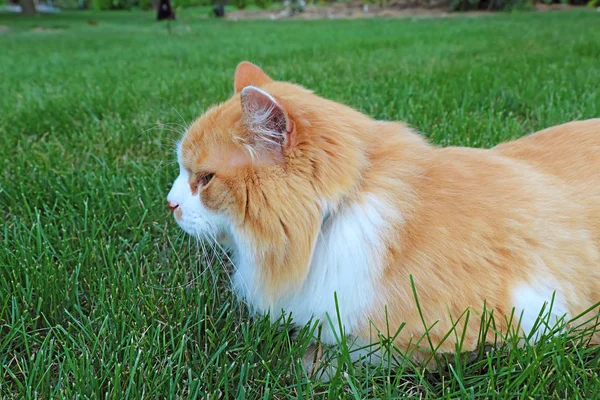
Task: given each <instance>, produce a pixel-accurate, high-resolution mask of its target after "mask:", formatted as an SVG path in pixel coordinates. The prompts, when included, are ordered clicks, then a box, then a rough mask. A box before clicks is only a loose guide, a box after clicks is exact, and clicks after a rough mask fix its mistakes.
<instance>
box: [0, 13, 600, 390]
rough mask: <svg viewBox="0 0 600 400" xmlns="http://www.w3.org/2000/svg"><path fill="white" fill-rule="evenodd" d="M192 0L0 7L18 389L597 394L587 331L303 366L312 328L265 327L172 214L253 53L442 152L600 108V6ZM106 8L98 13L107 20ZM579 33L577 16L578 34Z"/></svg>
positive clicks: (0, 302)
mask: <svg viewBox="0 0 600 400" xmlns="http://www.w3.org/2000/svg"><path fill="white" fill-rule="evenodd" d="M200 14H202V16H203V15H205V14H204V13H194V12H193V11H187V12H185V11H182V12H178V14H177V15H178V18H179V20H178V21H176V22H172V23H171V24H170V29H167V27H168V24H167V23H158V22H155V21H154V20H153V17H154V15H153V14H150V13H139V12H123V13H121V12H114V13H102V14H94V13H85V12H81V13H63V14H61V15H54V16H43V17H33V18H23V17H19V16H15V15H4V14H0V25H1V26H2V27H3V28H2V29H0V48H1V49H2V52H0V76H1V77H2V79H0V93H2V95H1V96H0V135H1V136H2V140H1V141H0V163H1V164H0V168H1V169H0V170H1V172H0V174H1V175H0V177H1V178H0V206H1V207H0V210H1V211H0V213H1V214H0V218H2V223H1V224H0V235H1V236H0V237H1V240H2V244H1V246H0V365H1V366H2V367H1V368H2V369H1V370H0V397H2V398H11V397H14V398H59V397H60V398H75V396H76V395H80V396H82V397H86V398H142V397H145V398H166V397H169V398H173V397H176V398H183V397H198V398H205V397H207V396H211V397H212V398H219V397H221V398H232V397H243V396H245V397H247V398H258V397H265V398H269V397H272V396H275V397H277V398H287V397H293V398H296V397H314V396H323V397H324V396H327V397H329V396H331V397H333V398H337V397H339V396H344V397H353V398H365V397H387V398H393V397H402V396H408V395H418V396H421V397H427V398H438V397H448V398H451V397H453V398H454V397H457V396H463V397H484V396H491V395H495V396H496V397H502V398H516V397H521V398H524V397H529V398H541V397H558V398H575V397H578V396H588V397H589V396H594V395H595V394H597V393H598V392H600V379H599V378H598V367H599V366H598V362H599V360H600V350H598V349H597V348H589V347H587V346H585V345H583V344H581V343H577V341H576V340H574V339H573V337H570V336H559V337H557V338H554V339H550V338H548V339H545V340H543V341H542V343H540V344H539V345H537V346H535V347H531V346H526V347H525V348H524V349H522V350H518V351H517V350H513V351H509V350H510V346H508V347H507V348H500V349H498V350H494V351H492V352H491V353H489V354H487V355H484V356H483V357H482V358H480V359H479V360H475V361H473V360H471V361H470V362H468V363H463V362H458V363H455V364H454V365H447V366H446V368H442V370H441V372H438V373H428V372H424V371H422V370H420V369H418V368H417V369H412V368H405V369H399V370H388V369H386V368H384V367H367V366H363V365H345V366H344V367H343V369H342V370H340V373H339V375H338V376H337V377H335V378H334V379H333V381H332V382H331V384H328V385H327V384H323V383H318V382H310V381H309V380H308V378H307V377H306V376H305V375H304V373H303V370H302V368H301V367H300V362H299V360H300V357H301V356H302V352H303V348H304V347H305V346H306V341H305V340H304V339H303V338H304V337H305V335H304V334H303V333H301V334H300V337H299V338H298V339H297V340H295V341H293V340H291V339H290V336H289V330H286V329H282V330H278V329H275V328H274V327H273V326H272V325H271V324H270V323H269V321H268V320H266V319H261V318H257V319H251V318H249V317H248V314H247V310H246V309H245V307H244V305H243V304H239V303H238V302H237V301H236V300H235V299H234V298H233V297H232V295H231V293H230V292H229V289H228V288H229V285H228V279H227V275H226V273H225V270H226V268H223V267H222V264H221V263H220V258H223V257H225V256H224V255H222V254H219V257H212V256H210V255H208V254H209V253H207V252H205V251H204V250H205V247H206V245H203V244H197V243H195V242H194V241H193V240H191V239H190V238H188V237H186V236H184V235H183V234H182V232H181V231H180V229H179V228H178V227H177V226H176V224H175V223H174V221H173V220H172V217H171V215H170V213H169V210H168V208H167V207H166V200H165V198H166V194H167V192H168V190H169V187H170V184H171V182H172V180H173V179H174V178H175V176H176V174H177V166H176V165H174V160H175V154H174V151H173V150H174V148H173V142H174V141H175V140H176V139H178V138H179V136H180V134H181V132H182V130H183V129H184V127H185V125H186V124H188V123H189V122H190V121H191V120H193V119H194V118H195V117H196V116H198V115H199V114H200V113H201V112H202V111H203V110H206V108H207V107H209V106H210V105H211V104H214V103H215V102H219V101H223V100H225V99H226V98H227V97H228V96H229V95H230V94H231V92H232V75H233V71H234V69H235V66H236V65H237V63H238V62H239V61H241V60H244V59H247V60H250V61H253V62H255V63H258V64H259V65H261V66H262V67H264V68H265V70H266V71H268V72H269V73H270V74H271V75H272V76H273V77H276V78H278V79H287V80H291V81H294V82H297V83H300V84H302V85H305V86H307V87H309V88H311V89H313V90H315V91H316V93H318V94H320V95H323V96H326V97H329V98H331V99H334V100H336V101H340V102H344V103H347V104H349V105H351V106H354V107H356V108H357V109H359V110H361V111H363V112H365V113H367V114H369V115H371V116H373V117H374V118H377V119H397V120H403V121H406V122H408V123H410V124H411V125H413V126H414V127H415V128H416V129H418V130H420V131H421V132H423V133H424V134H425V135H427V136H428V137H429V138H430V139H431V140H432V141H433V142H435V143H437V144H439V145H443V146H446V145H466V146H478V147H479V146H482V147H489V146H492V145H494V144H496V143H499V142H501V141H504V140H508V139H511V138H516V137H519V136H521V135H524V134H527V133H530V132H532V131H534V130H538V129H542V128H545V127H548V126H550V125H554V124H559V123H563V122H567V121H570V120H573V119H583V118H590V117H598V116H600V91H599V90H598V76H600V64H599V63H598V59H600V42H599V41H598V40H597V28H598V26H600V13H597V12H595V11H593V10H590V11H581V10H579V11H574V12H564V13H553V12H551V13H519V14H497V15H493V16H487V17H485V18H466V17H461V16H457V17H455V18H452V19H435V18H431V19H379V20H340V21H238V22H233V21H217V20H206V19H200ZM90 21H95V22H96V23H94V22H90ZM573 27H576V29H573Z"/></svg>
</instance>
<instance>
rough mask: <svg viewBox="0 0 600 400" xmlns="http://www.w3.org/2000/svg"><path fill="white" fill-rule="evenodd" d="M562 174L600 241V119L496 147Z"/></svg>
mask: <svg viewBox="0 0 600 400" xmlns="http://www.w3.org/2000/svg"><path fill="white" fill-rule="evenodd" d="M492 151H493V152H496V153H499V154H502V155H503V156H506V157H509V158H513V159H519V160H521V161H525V162H526V163H528V164H529V165H531V166H532V167H533V168H535V169H536V170H537V171H539V172H542V173H545V174H549V175H553V176H556V177H558V178H559V179H560V180H561V181H562V182H563V183H564V184H565V185H566V187H569V188H570V189H571V190H572V193H571V196H572V198H573V199H574V200H575V201H576V202H578V203H580V204H581V205H583V206H584V207H585V208H586V209H587V212H588V221H589V223H590V225H591V228H592V229H593V230H594V233H595V236H596V237H597V240H598V242H599V243H600V118H596V119H589V120H584V121H574V122H568V123H566V124H562V125H557V126H553V127H550V128H547V129H544V130H541V131H539V132H536V133H533V134H531V135H528V136H525V137H522V138H520V139H518V140H514V141H511V142H507V143H503V144H500V145H498V146H496V147H494V148H493V149H492Z"/></svg>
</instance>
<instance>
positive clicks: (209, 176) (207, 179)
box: [198, 173, 215, 186]
mask: <svg viewBox="0 0 600 400" xmlns="http://www.w3.org/2000/svg"><path fill="white" fill-rule="evenodd" d="M214 176H215V174H213V173H208V174H202V175H200V178H198V184H199V185H200V186H205V185H208V183H209V182H210V181H211V180H212V178H213V177H214Z"/></svg>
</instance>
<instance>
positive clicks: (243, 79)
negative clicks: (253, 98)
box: [233, 61, 273, 93]
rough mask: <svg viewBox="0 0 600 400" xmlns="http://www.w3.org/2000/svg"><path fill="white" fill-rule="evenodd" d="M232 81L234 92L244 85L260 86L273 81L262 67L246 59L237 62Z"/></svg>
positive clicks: (239, 90) (237, 91) (240, 89)
mask: <svg viewBox="0 0 600 400" xmlns="http://www.w3.org/2000/svg"><path fill="white" fill-rule="evenodd" d="M233 81H234V82H233V86H234V89H235V92H236V93H239V92H241V91H242V89H244V88H245V87H246V86H262V85H265V84H267V83H269V82H273V80H272V79H271V78H269V76H268V75H267V74H265V73H264V72H263V70H262V69H260V68H259V67H258V66H256V65H254V64H252V63H250V62H248V61H242V62H241V63H239V64H238V66H237V68H236V69H235V75H234V77H233Z"/></svg>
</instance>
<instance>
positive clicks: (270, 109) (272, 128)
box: [241, 86, 295, 149]
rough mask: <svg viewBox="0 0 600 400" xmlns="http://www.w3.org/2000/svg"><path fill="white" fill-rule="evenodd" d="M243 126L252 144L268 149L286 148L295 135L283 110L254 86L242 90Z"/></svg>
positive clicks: (277, 103) (292, 123)
mask: <svg viewBox="0 0 600 400" xmlns="http://www.w3.org/2000/svg"><path fill="white" fill-rule="evenodd" d="M241 99H242V111H243V118H244V125H245V126H246V128H247V129H248V131H249V132H250V133H251V134H252V136H253V138H252V139H253V140H252V141H253V143H254V144H256V145H258V146H260V147H266V148H270V149H284V148H288V147H289V146H290V145H291V144H292V141H293V136H294V133H295V127H294V121H292V120H291V119H290V117H289V115H288V113H287V111H286V110H285V108H284V107H283V106H282V105H281V104H280V102H278V101H277V100H276V99H275V98H274V97H273V96H272V95H270V94H269V93H267V92H265V91H264V90H262V89H259V88H257V87H254V86H246V87H245V88H244V89H242V93H241Z"/></svg>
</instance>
